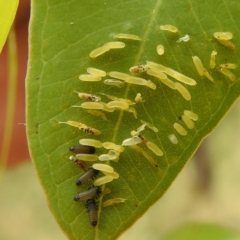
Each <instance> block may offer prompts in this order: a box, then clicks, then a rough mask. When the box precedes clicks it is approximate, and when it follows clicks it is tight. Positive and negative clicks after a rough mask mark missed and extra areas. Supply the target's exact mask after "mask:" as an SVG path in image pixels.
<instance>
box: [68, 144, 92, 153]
mask: <svg viewBox="0 0 240 240" xmlns="http://www.w3.org/2000/svg"><path fill="white" fill-rule="evenodd" d="M69 150H70V151H72V152H74V153H86V154H94V153H95V147H93V146H87V145H86V146H81V145H74V146H71V147H70V148H69Z"/></svg>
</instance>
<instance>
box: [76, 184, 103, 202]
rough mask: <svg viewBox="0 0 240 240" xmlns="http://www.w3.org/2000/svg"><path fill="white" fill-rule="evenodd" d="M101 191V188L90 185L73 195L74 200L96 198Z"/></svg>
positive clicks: (80, 200)
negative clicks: (85, 189)
mask: <svg viewBox="0 0 240 240" xmlns="http://www.w3.org/2000/svg"><path fill="white" fill-rule="evenodd" d="M101 192H102V189H101V188H100V187H98V186H95V187H92V188H90V189H89V190H87V191H85V192H80V193H78V194H76V195H75V197H74V201H76V202H82V201H86V200H89V199H93V198H97V197H98V196H99V195H100V194H101Z"/></svg>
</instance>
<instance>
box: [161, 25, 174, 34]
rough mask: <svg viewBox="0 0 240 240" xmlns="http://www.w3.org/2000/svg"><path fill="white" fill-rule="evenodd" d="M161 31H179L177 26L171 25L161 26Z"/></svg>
mask: <svg viewBox="0 0 240 240" xmlns="http://www.w3.org/2000/svg"><path fill="white" fill-rule="evenodd" d="M160 29H161V30H164V31H169V32H174V33H176V32H177V31H178V29H177V28H176V27H175V26H173V25H169V24H168V25H161V26H160Z"/></svg>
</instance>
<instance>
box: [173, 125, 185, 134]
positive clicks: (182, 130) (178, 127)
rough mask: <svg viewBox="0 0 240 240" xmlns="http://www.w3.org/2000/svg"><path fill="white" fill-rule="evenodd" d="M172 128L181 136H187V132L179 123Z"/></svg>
mask: <svg viewBox="0 0 240 240" xmlns="http://www.w3.org/2000/svg"><path fill="white" fill-rule="evenodd" d="M173 127H174V128H175V130H176V131H177V132H178V133H179V134H180V135H182V136H186V135H187V130H186V129H185V128H184V127H183V126H182V125H180V124H179V123H174V124H173Z"/></svg>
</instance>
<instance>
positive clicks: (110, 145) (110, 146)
mask: <svg viewBox="0 0 240 240" xmlns="http://www.w3.org/2000/svg"><path fill="white" fill-rule="evenodd" d="M102 145H103V147H104V148H105V149H113V150H115V151H118V152H123V151H124V147H123V146H121V145H117V144H115V143H113V142H104V143H103V144H102Z"/></svg>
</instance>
